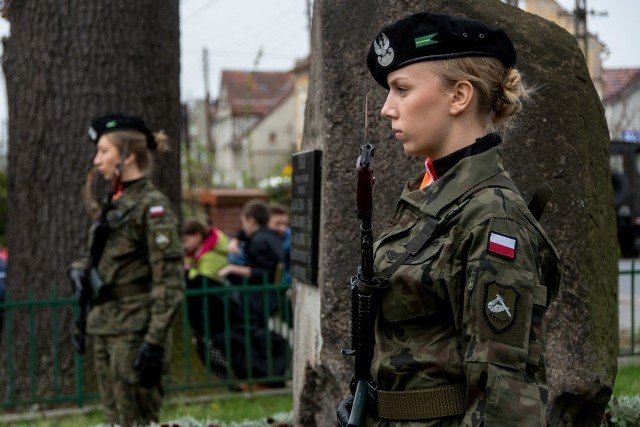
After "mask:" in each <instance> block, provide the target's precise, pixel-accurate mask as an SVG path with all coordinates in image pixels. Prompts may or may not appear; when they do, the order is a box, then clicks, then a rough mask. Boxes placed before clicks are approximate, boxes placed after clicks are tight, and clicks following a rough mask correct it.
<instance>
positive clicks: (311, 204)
mask: <svg viewBox="0 0 640 427" xmlns="http://www.w3.org/2000/svg"><path fill="white" fill-rule="evenodd" d="M292 163H293V175H292V179H291V276H292V277H295V278H296V279H299V280H301V281H303V282H306V283H308V284H311V285H317V284H318V283H317V278H318V237H319V236H318V233H319V230H320V180H321V176H322V174H321V172H322V151H320V150H307V151H301V152H299V153H294V154H293V156H292Z"/></svg>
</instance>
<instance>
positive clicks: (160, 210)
mask: <svg viewBox="0 0 640 427" xmlns="http://www.w3.org/2000/svg"><path fill="white" fill-rule="evenodd" d="M149 215H150V216H151V218H160V217H163V216H164V206H151V207H150V208H149Z"/></svg>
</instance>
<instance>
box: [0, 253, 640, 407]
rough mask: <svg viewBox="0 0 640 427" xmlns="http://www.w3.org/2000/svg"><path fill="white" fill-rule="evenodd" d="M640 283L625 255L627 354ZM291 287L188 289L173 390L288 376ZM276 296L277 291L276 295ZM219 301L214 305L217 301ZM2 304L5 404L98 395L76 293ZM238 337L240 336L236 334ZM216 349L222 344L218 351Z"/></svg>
mask: <svg viewBox="0 0 640 427" xmlns="http://www.w3.org/2000/svg"><path fill="white" fill-rule="evenodd" d="M638 282H640V262H636V260H620V270H619V277H618V288H619V293H618V304H619V305H618V307H619V329H620V348H619V355H620V356H628V355H638V354H640V343H638V342H637V341H638V334H637V331H639V330H640V319H638V318H637V316H636V308H637V307H640V298H639V297H638V291H637V289H636V286H637V283H638ZM287 290H288V286H285V285H273V284H265V285H259V286H256V285H246V284H244V285H237V286H229V285H225V286H210V284H209V283H208V282H204V283H203V284H202V286H201V287H199V288H196V289H188V290H187V291H186V294H185V300H184V302H183V305H182V309H181V310H180V314H179V317H178V319H176V322H175V323H174V331H173V333H172V336H173V337H174V345H173V348H174V352H173V354H172V363H171V369H170V372H169V374H168V375H167V376H165V381H164V383H165V391H166V393H167V394H172V393H189V392H198V391H201V390H204V389H210V388H213V387H220V388H231V389H233V388H235V387H236V386H238V385H239V384H241V383H243V384H245V383H248V384H261V383H267V384H273V383H280V382H283V381H287V380H289V379H290V378H291V369H290V368H291V360H292V337H291V331H292V321H291V319H292V316H291V308H290V305H289V302H288V298H287V295H286V292H287ZM270 295H271V297H270ZM273 295H275V298H272V297H273ZM256 296H259V297H258V300H259V301H262V304H263V312H264V313H265V315H264V317H263V318H262V319H261V321H262V323H264V324H265V325H268V328H269V330H270V331H272V332H273V334H277V336H279V337H282V338H284V341H285V342H286V343H287V345H286V346H285V353H286V354H285V356H284V357H285V358H286V361H287V370H286V373H285V374H284V375H274V374H273V373H272V372H267V374H266V375H255V374H254V373H253V372H252V366H253V357H252V355H253V347H254V346H255V343H256V341H255V340H254V339H252V337H251V335H250V334H249V332H248V331H250V330H251V324H250V322H251V321H252V320H251V316H250V310H251V308H250V301H251V300H252V299H253V300H254V302H255V299H256ZM194 299H195V300H196V301H199V302H200V306H199V307H198V308H197V311H198V312H199V313H200V314H201V316H200V317H201V318H202V322H203V323H202V325H201V328H200V333H199V334H198V333H195V332H194V329H196V328H194V324H193V319H191V320H190V313H191V314H192V315H193V314H194V313H193V311H194V310H193V304H189V301H192V300H194ZM273 300H275V301H276V307H275V310H274V311H273V314H271V315H269V314H268V313H270V312H271V311H272V310H271V309H272V308H273V303H272V302H271V301H273ZM212 304H215V307H213V306H212ZM238 307H239V308H240V315H241V317H242V319H243V324H242V325H241V329H242V330H243V331H244V332H243V333H244V335H242V336H241V339H242V341H243V344H244V345H243V347H244V348H243V350H245V355H246V357H245V363H246V370H247V373H248V375H246V378H236V377H235V376H234V372H233V369H232V367H231V366H230V364H229V361H230V360H231V358H232V357H233V356H234V354H233V353H234V346H233V345H232V342H231V341H232V331H233V325H232V324H231V322H230V321H229V319H230V318H231V317H232V313H233V312H234V310H235V312H236V314H237V310H238ZM190 310H191V311H190ZM218 310H222V313H221V316H220V317H221V318H222V319H223V320H222V322H223V323H224V325H223V338H222V339H218V340H217V342H216V340H215V339H213V337H214V336H215V335H216V334H215V333H213V331H212V330H211V328H212V324H211V318H210V314H212V313H215V312H216V311H218ZM0 311H1V312H2V313H3V327H2V335H1V340H0V410H7V409H18V410H19V408H20V407H21V406H24V405H32V404H42V405H51V406H55V405H62V406H69V405H73V406H78V407H82V406H83V405H85V404H86V403H88V402H92V401H96V400H97V398H98V393H97V388H96V384H95V379H94V376H93V369H92V362H91V359H90V351H88V353H87V354H85V355H84V356H81V355H79V354H76V353H74V352H72V351H71V350H70V342H69V338H70V332H69V327H70V324H71V319H72V318H75V317H76V316H77V315H78V312H79V308H78V305H77V302H76V300H75V299H74V298H71V297H61V296H58V294H57V291H56V289H55V286H54V287H53V289H52V291H51V296H50V297H49V298H44V299H35V298H32V297H31V296H30V295H29V296H28V297H27V299H26V300H23V301H11V300H10V298H8V295H7V301H6V302H4V303H2V304H0ZM218 315H220V313H218ZM196 317H197V316H196ZM43 319H45V320H44V322H43ZM253 321H255V317H254V319H253ZM213 326H214V327H215V325H213ZM236 326H237V325H236ZM42 327H44V328H47V329H48V331H47V333H46V334H44V333H42V331H41V328H42ZM65 327H66V328H67V330H65ZM218 327H219V325H218ZM18 334H21V335H22V336H25V335H26V336H27V337H29V338H28V341H27V342H26V343H24V340H23V343H22V346H21V347H19V346H18V341H17V336H18ZM273 334H271V333H267V334H265V336H264V340H263V341H262V342H261V343H260V344H261V345H262V346H264V348H265V349H266V353H267V354H268V355H272V354H273V350H274V341H273V339H272V337H273V336H275V335H273ZM218 335H219V334H218ZM43 336H46V337H47V339H48V342H47V343H42V342H38V341H37V340H36V338H37V337H39V338H42V337H43ZM235 339H236V341H237V339H238V336H237V334H236V336H235ZM176 341H178V342H176ZM220 341H224V342H220ZM214 349H215V350H217V351H215V352H214V351H212V350H214ZM199 350H200V353H199V352H198V351H199ZM176 352H177V353H176ZM272 362H273V361H272V360H271V359H269V360H267V365H268V366H272V365H271V363H272ZM211 365H215V366H217V368H218V369H217V370H214V369H211V368H210V366H211ZM43 376H46V377H47V381H46V384H47V386H46V387H43V385H42V384H43V379H42V377H43Z"/></svg>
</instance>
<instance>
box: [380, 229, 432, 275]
mask: <svg viewBox="0 0 640 427" xmlns="http://www.w3.org/2000/svg"><path fill="white" fill-rule="evenodd" d="M439 222H440V218H436V217H433V216H431V217H429V219H427V223H426V224H425V225H424V226H423V227H422V230H420V231H419V232H418V234H416V235H415V236H413V238H412V239H411V240H409V241H408V242H407V244H406V245H405V248H406V250H405V251H404V252H403V253H402V254H401V255H400V256H399V257H398V259H396V260H395V261H394V263H393V264H391V265H390V266H389V267H387V268H385V269H384V270H382V276H384V277H385V278H386V279H388V278H389V277H391V275H392V274H393V273H395V271H396V270H397V269H398V268H400V266H401V265H402V263H404V262H405V261H406V260H407V258H409V257H410V256H412V255H415V254H417V253H418V251H420V249H422V247H423V246H424V245H426V244H427V242H428V241H429V240H430V239H431V236H432V235H433V232H434V231H435V230H436V225H438V223H439Z"/></svg>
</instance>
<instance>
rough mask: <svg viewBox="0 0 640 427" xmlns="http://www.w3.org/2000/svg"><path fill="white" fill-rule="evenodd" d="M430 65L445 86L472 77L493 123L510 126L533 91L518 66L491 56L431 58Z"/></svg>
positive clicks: (495, 126) (479, 104) (482, 111)
mask: <svg viewBox="0 0 640 427" xmlns="http://www.w3.org/2000/svg"><path fill="white" fill-rule="evenodd" d="M429 65H430V66H431V69H432V70H433V71H434V72H435V73H436V74H438V75H439V76H440V77H441V78H442V80H443V82H444V84H445V86H447V87H453V86H454V85H455V84H456V83H457V82H459V81H462V80H467V81H469V82H470V83H471V84H472V85H473V87H474V88H475V89H476V91H477V95H478V97H477V99H478V106H479V108H480V113H483V114H491V127H492V128H493V129H494V130H497V129H498V127H508V124H509V123H508V122H509V121H510V119H511V118H512V117H513V116H514V115H515V114H516V113H518V112H519V111H520V110H522V108H523V104H524V103H525V102H526V101H528V100H529V99H530V97H531V94H532V93H533V89H531V88H529V87H527V86H526V84H525V83H524V80H523V77H522V75H521V74H520V72H519V71H518V70H517V69H516V68H513V67H512V68H505V67H504V65H503V64H502V62H500V60H498V59H496V58H491V57H468V58H454V59H447V60H443V61H430V62H429Z"/></svg>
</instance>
